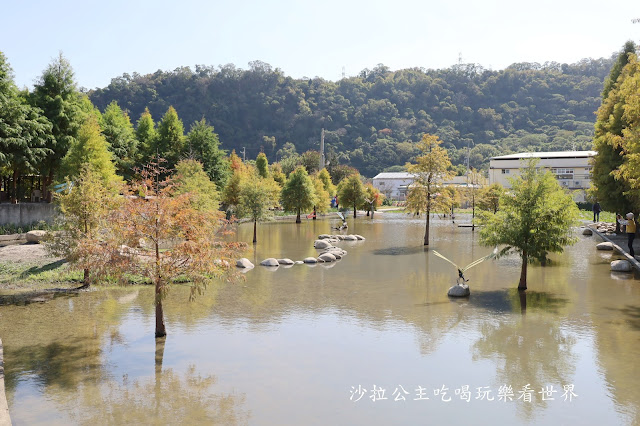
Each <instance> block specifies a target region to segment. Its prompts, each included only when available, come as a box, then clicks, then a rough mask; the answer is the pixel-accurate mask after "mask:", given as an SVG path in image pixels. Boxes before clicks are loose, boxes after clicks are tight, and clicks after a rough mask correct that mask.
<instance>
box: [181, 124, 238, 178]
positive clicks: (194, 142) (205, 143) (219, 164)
mask: <svg viewBox="0 0 640 426" xmlns="http://www.w3.org/2000/svg"><path fill="white" fill-rule="evenodd" d="M187 145H188V146H187V149H188V151H189V153H190V155H191V156H192V157H193V158H194V159H196V160H198V161H200V162H201V163H202V167H203V168H204V171H205V172H207V174H208V175H209V178H210V179H211V180H212V181H214V182H215V183H216V185H217V186H218V188H219V189H222V188H224V185H225V184H226V183H227V179H229V176H230V175H231V170H230V168H229V162H228V161H227V159H226V156H227V152H226V151H225V150H223V149H220V140H219V139H218V135H217V134H216V133H215V132H214V129H213V126H210V125H209V124H207V122H206V121H205V119H204V118H203V119H202V120H200V121H196V122H195V123H193V124H192V125H191V129H190V130H189V133H188V134H187Z"/></svg>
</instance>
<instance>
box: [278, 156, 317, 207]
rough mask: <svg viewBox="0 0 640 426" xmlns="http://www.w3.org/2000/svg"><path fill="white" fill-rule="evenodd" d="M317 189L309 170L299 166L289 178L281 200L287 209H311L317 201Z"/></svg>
mask: <svg viewBox="0 0 640 426" xmlns="http://www.w3.org/2000/svg"><path fill="white" fill-rule="evenodd" d="M315 198H316V195H315V189H314V185H313V182H312V181H311V178H310V177H309V174H308V173H307V170H306V169H305V168H304V167H303V166H298V167H297V168H296V169H295V170H294V171H293V172H292V173H291V174H290V175H289V178H288V179H287V182H286V183H285V185H284V187H283V188H282V193H281V195H280V200H281V204H282V208H284V209H285V210H286V211H290V212H296V213H299V212H301V211H306V210H311V209H312V208H313V204H314V202H315Z"/></svg>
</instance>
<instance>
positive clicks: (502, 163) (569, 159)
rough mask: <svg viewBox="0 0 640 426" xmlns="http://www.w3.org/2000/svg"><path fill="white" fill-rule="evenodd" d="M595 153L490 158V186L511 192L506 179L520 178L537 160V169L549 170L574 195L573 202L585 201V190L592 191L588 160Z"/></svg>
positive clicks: (553, 153)
mask: <svg viewBox="0 0 640 426" xmlns="http://www.w3.org/2000/svg"><path fill="white" fill-rule="evenodd" d="M596 154H597V152H596V151H558V152H521V153H518V154H509V155H502V156H500V157H493V158H491V160H490V161H489V184H493V183H499V184H501V185H502V186H504V187H505V188H511V183H510V182H509V178H512V177H516V176H518V175H520V170H521V169H523V168H525V167H526V166H527V160H528V159H531V158H537V159H538V160H539V162H538V167H544V168H546V169H549V170H550V171H551V173H553V174H554V175H555V176H556V178H557V179H558V182H560V185H562V186H563V187H565V188H567V189H569V190H572V191H575V193H574V200H576V201H585V199H586V198H585V195H586V193H585V190H586V189H587V188H589V187H591V170H592V166H591V159H592V158H593V157H594V156H595V155H596Z"/></svg>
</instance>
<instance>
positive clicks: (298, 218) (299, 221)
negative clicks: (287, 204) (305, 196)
mask: <svg viewBox="0 0 640 426" xmlns="http://www.w3.org/2000/svg"><path fill="white" fill-rule="evenodd" d="M297 212H298V213H297V215H296V223H302V221H301V220H300V209H298V210H297Z"/></svg>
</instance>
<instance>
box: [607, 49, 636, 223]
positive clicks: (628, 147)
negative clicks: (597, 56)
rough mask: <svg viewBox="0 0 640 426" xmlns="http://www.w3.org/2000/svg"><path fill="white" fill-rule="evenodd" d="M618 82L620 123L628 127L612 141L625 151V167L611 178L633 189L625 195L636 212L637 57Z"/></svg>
mask: <svg viewBox="0 0 640 426" xmlns="http://www.w3.org/2000/svg"><path fill="white" fill-rule="evenodd" d="M618 81H619V86H617V87H616V89H614V90H612V93H613V92H614V91H617V92H618V98H619V99H620V102H619V104H620V108H621V109H622V117H621V120H622V121H623V122H624V123H625V127H624V128H623V129H622V135H621V136H620V137H612V140H613V142H614V143H615V144H616V145H617V146H619V147H620V149H621V150H622V154H623V163H622V165H621V166H620V168H619V170H613V171H612V172H611V174H612V175H613V176H614V178H615V179H616V180H617V181H618V182H620V183H621V184H623V185H624V186H625V187H627V186H628V187H630V188H631V189H630V190H629V191H627V192H625V193H624V195H625V197H626V198H627V200H629V202H630V204H631V205H632V208H633V211H637V210H638V209H640V192H639V191H638V189H640V99H638V98H639V96H638V93H639V91H638V87H640V63H638V58H637V56H636V55H633V54H631V55H629V63H628V64H627V65H626V66H625V67H624V69H623V70H622V73H621V74H620V77H619V80H618ZM625 211H626V210H625Z"/></svg>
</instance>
